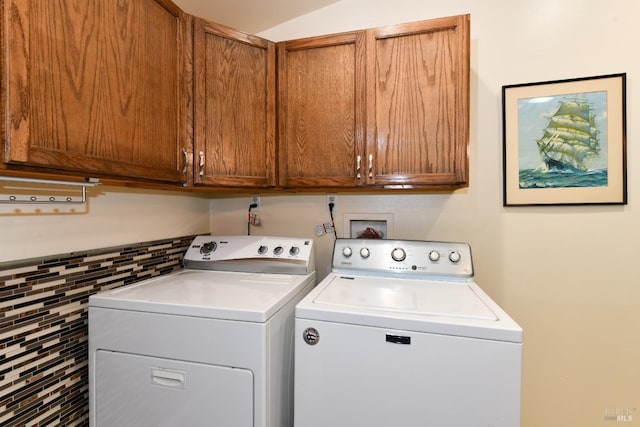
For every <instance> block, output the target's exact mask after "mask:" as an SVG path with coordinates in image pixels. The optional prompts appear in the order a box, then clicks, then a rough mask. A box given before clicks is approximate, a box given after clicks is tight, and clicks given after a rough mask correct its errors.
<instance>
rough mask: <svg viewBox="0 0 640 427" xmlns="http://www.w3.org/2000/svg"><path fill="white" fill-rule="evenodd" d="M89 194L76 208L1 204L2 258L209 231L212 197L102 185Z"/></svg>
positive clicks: (29, 256) (8, 258) (91, 247)
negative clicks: (86, 200) (210, 201)
mask: <svg viewBox="0 0 640 427" xmlns="http://www.w3.org/2000/svg"><path fill="white" fill-rule="evenodd" d="M0 184H2V183H1V182H0ZM3 191H4V189H3ZM29 194H30V193H29ZM71 194H73V195H76V194H77V191H75V192H73V193H71ZM87 195H88V203H87V204H86V205H74V207H73V208H71V207H68V206H65V205H37V206H36V205H0V262H2V261H12V260H20V259H25V258H34V257H39V256H45V255H54V254H60V253H67V252H73V251H81V250H89V249H97V248H105V247H110V246H116V245H122V244H129V243H136V242H144V241H150V240H158V239H165V238H171V237H179V236H186V235H190V234H199V233H208V232H209V201H208V200H207V199H206V198H203V197H194V196H193V195H192V194H191V193H177V192H175V193H174V192H162V191H148V190H136V189H130V188H120V187H106V186H98V187H91V188H89V189H88V190H87Z"/></svg>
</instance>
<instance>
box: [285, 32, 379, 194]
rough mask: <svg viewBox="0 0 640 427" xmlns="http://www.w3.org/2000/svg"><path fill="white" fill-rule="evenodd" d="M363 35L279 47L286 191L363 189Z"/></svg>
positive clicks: (322, 38)
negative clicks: (359, 166) (360, 160)
mask: <svg viewBox="0 0 640 427" xmlns="http://www.w3.org/2000/svg"><path fill="white" fill-rule="evenodd" d="M364 36H365V34H364V33H362V32H355V33H345V34H338V35H333V36H325V37H314V38H310V39H302V40H293V41H289V42H283V43H279V44H278V81H279V85H278V124H279V129H278V130H279V132H278V133H279V141H278V142H279V151H278V154H279V163H278V166H279V177H278V184H279V185H280V186H283V187H298V188H311V187H338V188H340V187H342V188H345V187H346V188H352V187H356V186H358V185H359V180H358V178H357V177H356V158H360V157H361V156H362V154H363V149H364V137H365V111H364V107H365V83H366V82H365V51H364V49H365V37H364Z"/></svg>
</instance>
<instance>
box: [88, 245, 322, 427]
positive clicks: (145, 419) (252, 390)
mask: <svg viewBox="0 0 640 427" xmlns="http://www.w3.org/2000/svg"><path fill="white" fill-rule="evenodd" d="M184 264H185V269H184V270H181V271H178V272H175V273H171V274H168V275H166V276H160V277H157V278H154V279H150V280H146V281H143V282H139V283H136V284H132V285H127V286H123V287H120V288H116V289H113V290H110V291H106V292H102V293H99V294H96V295H93V296H91V297H90V298H89V389H90V393H89V400H90V423H91V425H92V426H94V427H108V426H113V427H126V426H131V427H134V426H135V427H144V426H149V427H160V426H167V427H169V426H180V427H187V426H188V427H197V426H224V427H283V426H291V425H292V422H293V331H294V309H295V305H296V303H298V302H299V301H300V300H301V299H302V297H303V296H304V295H306V294H307V293H308V292H309V291H310V290H311V289H312V288H313V286H314V285H315V283H316V280H315V271H314V253H313V242H312V240H308V239H299V238H289V237H263V236H198V237H196V238H195V239H194V241H193V242H192V244H191V246H190V247H189V249H188V250H187V252H186V255H185V258H184Z"/></svg>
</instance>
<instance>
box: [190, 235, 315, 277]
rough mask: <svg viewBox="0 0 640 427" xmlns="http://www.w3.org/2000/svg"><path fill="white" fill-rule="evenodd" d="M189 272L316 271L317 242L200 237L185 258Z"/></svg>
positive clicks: (293, 239)
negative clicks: (315, 250) (314, 244)
mask: <svg viewBox="0 0 640 427" xmlns="http://www.w3.org/2000/svg"><path fill="white" fill-rule="evenodd" d="M184 265H185V267H187V268H193V269H200V270H226V271H240V272H243V271H246V272H263V273H299V274H308V273H311V272H312V271H313V265H314V257H313V240H311V239H305V238H296V237H271V236H196V237H195V238H194V239H193V241H192V242H191V245H190V246H189V249H187V252H186V254H185V256H184Z"/></svg>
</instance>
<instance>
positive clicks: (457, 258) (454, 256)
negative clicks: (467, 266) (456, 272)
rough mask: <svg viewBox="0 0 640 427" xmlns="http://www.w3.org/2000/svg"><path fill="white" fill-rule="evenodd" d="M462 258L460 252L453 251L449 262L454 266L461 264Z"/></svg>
mask: <svg viewBox="0 0 640 427" xmlns="http://www.w3.org/2000/svg"><path fill="white" fill-rule="evenodd" d="M461 258H462V257H461V256H460V252H458V251H453V252H451V253H450V254H449V261H451V262H452V263H454V264H457V263H459V262H460V259H461Z"/></svg>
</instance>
